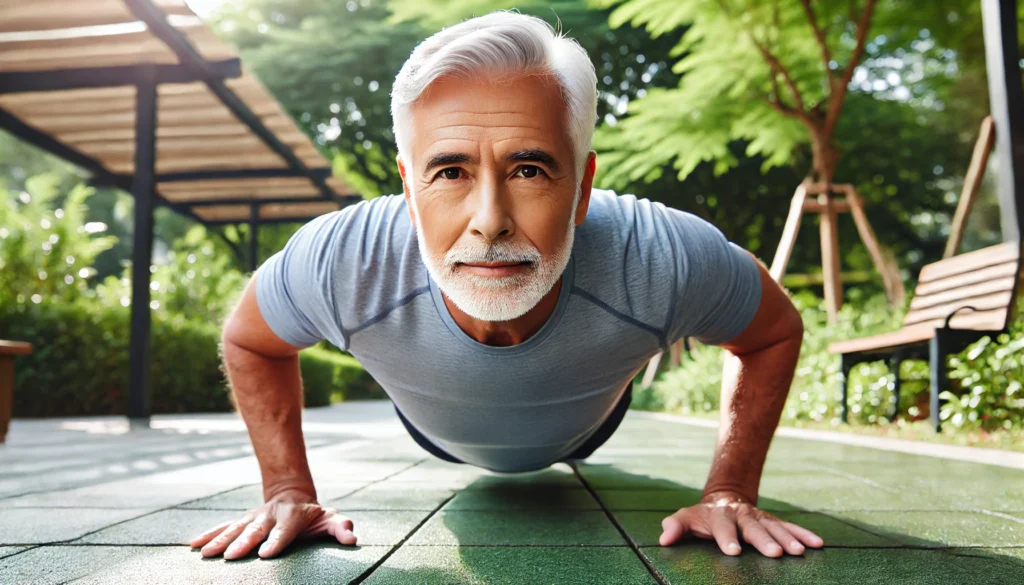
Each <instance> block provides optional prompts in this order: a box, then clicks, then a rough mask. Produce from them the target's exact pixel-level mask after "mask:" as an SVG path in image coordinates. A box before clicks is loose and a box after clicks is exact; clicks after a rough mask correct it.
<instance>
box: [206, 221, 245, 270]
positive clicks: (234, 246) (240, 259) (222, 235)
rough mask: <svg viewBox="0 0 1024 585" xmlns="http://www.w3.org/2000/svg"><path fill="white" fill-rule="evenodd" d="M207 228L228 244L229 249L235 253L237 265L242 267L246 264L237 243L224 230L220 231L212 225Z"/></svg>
mask: <svg viewBox="0 0 1024 585" xmlns="http://www.w3.org/2000/svg"><path fill="white" fill-rule="evenodd" d="M208 229H209V231H211V232H213V233H215V234H217V235H218V236H220V239H221V240H223V241H224V243H225V244H227V245H228V248H231V251H232V252H233V253H234V255H235V260H237V261H238V266H240V267H244V266H245V265H246V264H245V257H244V256H243V255H242V250H241V249H240V248H239V247H238V245H237V244H235V243H234V242H232V241H231V240H230V239H228V237H227V235H226V234H225V233H224V232H222V231H220V230H219V229H217V228H215V227H213V226H210V227H209V228H208Z"/></svg>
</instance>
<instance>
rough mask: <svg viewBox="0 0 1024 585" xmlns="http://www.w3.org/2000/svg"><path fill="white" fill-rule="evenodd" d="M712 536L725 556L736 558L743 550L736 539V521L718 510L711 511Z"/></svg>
mask: <svg viewBox="0 0 1024 585" xmlns="http://www.w3.org/2000/svg"><path fill="white" fill-rule="evenodd" d="M711 534H712V535H713V536H714V537H715V542H717V543H718V548H720V549H722V552H724V553H725V554H727V555H729V556H731V557H734V556H736V555H738V554H740V551H741V550H743V549H741V548H740V543H739V539H738V538H737V537H736V521H735V520H733V519H732V518H729V517H728V516H727V515H726V514H725V513H724V512H722V511H720V510H719V509H718V508H715V509H713V510H712V511H711Z"/></svg>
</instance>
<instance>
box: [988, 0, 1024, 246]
mask: <svg viewBox="0 0 1024 585" xmlns="http://www.w3.org/2000/svg"><path fill="white" fill-rule="evenodd" d="M981 17H982V23H983V25H984V33H985V63H986V65H987V69H988V94H989V108H990V110H991V113H992V117H993V119H995V123H996V144H995V148H994V150H993V155H994V157H995V162H996V168H997V170H998V173H997V175H998V176H997V179H996V180H997V185H998V192H999V211H1000V217H1001V218H1002V230H1003V241H1007V242H1016V243H1017V244H1020V242H1021V238H1020V234H1021V225H1022V223H1024V184H1022V179H1024V119H1022V117H1024V90H1022V89H1021V70H1020V54H1019V51H1018V48H1017V0H981Z"/></svg>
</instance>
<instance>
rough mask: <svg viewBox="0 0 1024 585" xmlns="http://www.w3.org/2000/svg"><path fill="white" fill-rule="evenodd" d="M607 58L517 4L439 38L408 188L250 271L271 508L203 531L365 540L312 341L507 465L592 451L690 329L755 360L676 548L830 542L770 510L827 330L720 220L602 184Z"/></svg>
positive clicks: (250, 330) (413, 87)
mask: <svg viewBox="0 0 1024 585" xmlns="http://www.w3.org/2000/svg"><path fill="white" fill-rule="evenodd" d="M596 101H597V82H596V76H595V71H594V66H593V64H592V63H591V62H590V60H589V59H588V57H587V55H586V53H585V51H584V50H583V49H582V48H581V47H580V46H579V45H578V44H576V43H575V42H574V41H572V40H571V39H568V38H566V37H564V36H562V35H561V34H559V33H556V31H554V30H553V29H552V27H551V26H549V25H548V24H546V23H545V22H544V21H542V20H540V19H538V18H534V17H530V16H525V15H521V14H518V13H511V12H495V13H491V14H488V15H485V16H481V17H478V18H473V19H471V20H467V21H465V22H462V23H461V24H458V25H456V26H452V27H449V28H446V29H444V30H442V31H441V32H439V33H437V34H435V35H433V36H432V37H430V38H429V39H427V40H426V41H424V42H423V43H421V44H420V45H419V46H418V47H417V48H416V49H415V50H414V51H413V53H412V55H411V56H410V58H409V60H408V61H407V62H406V63H405V65H404V66H403V67H402V70H401V71H400V72H399V74H398V76H397V78H396V80H395V84H394V90H393V92H392V117H393V120H394V131H395V140H396V142H397V144H398V150H399V155H398V158H397V163H398V170H399V172H400V174H401V176H402V180H403V191H404V192H403V194H402V195H392V196H386V197H380V198H377V199H374V200H372V201H364V202H361V203H359V204H358V205H354V206H351V207H348V208H346V209H343V210H340V211H337V212H333V213H328V214H326V215H324V216H321V217H319V218H317V219H315V220H313V221H311V222H309V223H308V224H306V225H305V226H303V227H302V228H301V229H300V230H299V231H298V232H296V234H295V235H294V236H293V237H292V238H291V239H290V240H289V241H288V243H287V244H286V246H285V248H284V250H282V251H281V252H278V253H277V254H275V255H273V256H272V257H271V258H269V259H268V260H267V261H266V263H265V264H263V266H262V267H261V268H260V269H259V270H258V271H257V273H256V275H255V277H254V278H253V279H252V281H251V282H250V283H249V285H248V286H247V287H246V289H245V291H244V293H243V296H242V299H241V301H240V302H239V304H238V306H237V308H236V309H235V310H234V312H233V313H232V315H231V317H230V318H229V319H228V321H227V323H226V325H225V328H224V332H223V352H224V361H225V364H226V369H227V372H228V376H229V379H230V382H231V387H232V391H233V393H234V396H235V400H236V402H237V404H238V408H239V410H240V412H241V414H242V417H243V418H244V420H245V423H246V425H247V426H248V428H249V435H250V437H251V438H252V443H253V447H254V450H255V453H256V457H257V459H258V460H259V464H260V470H261V472H262V477H263V495H264V498H265V502H266V503H265V504H264V505H262V506H261V507H259V508H257V509H255V510H252V511H250V512H249V513H247V514H245V516H244V517H243V518H241V519H240V520H238V521H236V522H231V523H224V524H222V525H220V526H217V527H215V528H213V529H211V530H210V531H208V532H206V533H205V534H203V535H202V536H199V537H197V538H196V539H195V540H193V541H192V546H193V547H202V554H203V556H216V555H221V554H223V555H224V557H225V558H227V559H237V558H240V557H243V556H245V555H247V554H249V553H250V552H251V551H252V550H253V549H255V548H256V547H257V546H259V548H258V554H259V556H261V557H265V558H266V557H273V556H275V555H277V554H279V553H280V552H281V551H282V550H283V549H284V548H285V547H286V546H287V545H288V544H289V543H290V542H292V541H293V540H295V539H296V538H310V537H317V536H324V535H329V536H331V537H334V538H336V539H337V540H338V541H339V542H340V543H341V544H346V545H352V544H355V543H356V541H357V538H356V535H355V534H354V532H353V530H354V526H353V523H352V521H351V520H350V519H349V518H346V517H345V516H344V515H342V514H341V513H339V512H338V511H337V510H334V509H331V508H324V507H321V506H320V505H319V504H318V502H317V495H316V489H315V488H314V485H313V481H312V478H311V474H310V470H309V467H308V463H307V459H306V453H305V447H304V442H303V436H302V429H301V421H300V419H301V407H302V398H301V381H300V376H299V360H298V357H297V355H296V352H297V351H299V349H301V348H303V347H307V346H310V345H312V344H314V343H316V342H317V341H319V340H322V339H327V340H329V341H330V342H331V343H333V344H334V345H336V346H338V347H340V348H342V349H345V350H347V351H349V352H351V353H352V355H354V356H356V357H357V358H358V359H359V361H360V362H361V363H362V364H363V365H364V366H365V367H366V369H367V370H368V371H369V372H370V373H371V374H372V375H373V376H374V377H375V378H376V379H377V380H378V381H379V382H380V384H381V386H382V387H383V388H384V389H385V390H386V391H387V393H388V396H389V397H390V398H391V400H392V401H393V403H394V406H395V409H396V411H397V413H398V416H399V417H400V420H401V422H402V423H403V424H404V425H405V426H406V428H407V429H408V431H409V433H410V434H411V435H412V437H413V438H414V439H415V440H416V441H417V443H419V444H420V445H421V446H422V447H423V448H424V449H425V450H426V451H428V452H429V453H431V454H433V455H435V456H437V457H439V458H441V459H443V460H445V461H451V462H453V463H466V464H471V465H475V466H479V467H482V468H486V469H489V470H492V471H497V472H523V471H530V470H537V469H542V468H544V467H547V466H549V465H551V464H552V463H555V462H559V461H566V462H574V461H578V460H581V459H584V458H586V457H587V456H588V455H590V454H591V453H592V452H593V451H594V449H596V448H597V447H598V446H600V444H601V443H603V442H604V441H605V440H606V439H607V438H608V437H609V436H610V435H611V434H612V432H613V431H614V430H615V428H616V426H617V425H618V424H619V422H620V421H621V419H622V417H623V415H624V412H625V409H626V408H627V407H628V405H629V400H630V397H631V393H630V389H631V383H632V380H633V379H634V376H635V375H636V374H637V373H638V372H639V371H640V370H641V369H642V368H643V366H644V364H646V363H647V361H648V360H649V359H650V358H651V356H652V355H654V354H655V353H657V352H658V351H662V350H665V349H666V348H667V347H668V346H669V345H671V344H672V343H673V342H675V341H676V340H678V339H680V338H682V337H683V336H690V337H693V338H695V339H697V340H699V341H701V342H703V343H706V344H715V345H720V346H722V347H724V348H725V349H727V350H728V351H729V352H730V353H731V354H732V355H731V356H730V357H729V358H728V361H727V363H726V366H725V367H726V371H725V373H726V375H725V377H724V383H723V386H722V412H723V416H722V425H721V427H720V431H719V439H718V443H717V446H716V449H715V452H714V458H713V464H712V467H711V472H710V475H709V477H708V480H707V482H706V485H705V487H704V497H703V499H702V501H701V503H699V504H697V505H695V506H691V507H687V508H683V509H681V510H679V511H678V512H676V513H674V514H672V515H670V516H668V517H667V518H665V519H664V520H663V521H662V529H663V533H662V535H661V539H660V543H661V544H662V545H670V544H673V543H675V542H676V541H678V540H679V539H680V537H682V536H683V535H684V534H693V535H696V536H698V537H701V538H708V539H712V538H713V539H714V540H716V541H717V543H718V545H719V547H720V548H721V550H722V551H723V552H724V553H725V554H727V555H736V554H739V553H740V550H741V546H740V540H741V538H742V540H743V541H745V542H748V543H750V544H752V545H753V546H754V547H755V548H756V549H757V550H758V551H760V552H761V553H762V554H764V555H766V556H770V557H778V556H782V555H783V554H784V553H789V554H796V555H799V554H802V553H803V551H804V548H805V546H811V547H820V546H822V540H821V538H819V537H818V536H817V535H815V534H813V533H812V532H810V531H808V530H806V529H804V528H801V527H799V526H796V525H794V524H792V523H788V522H783V521H781V520H779V519H778V518H776V517H774V516H772V515H771V514H768V513H766V512H763V511H761V510H758V509H757V508H756V503H757V496H758V484H759V482H760V476H761V471H762V468H763V465H764V460H765V455H766V453H767V451H768V446H769V443H770V442H771V438H772V435H773V433H774V430H775V427H776V426H777V424H778V420H779V415H780V413H781V410H782V408H783V404H784V402H785V399H786V394H787V392H788V389H789V385H790V383H791V381H792V377H793V372H794V368H795V365H796V361H797V355H798V353H799V350H800V343H801V336H802V333H803V326H802V323H801V320H800V317H799V315H798V314H797V312H796V310H795V309H794V307H793V305H792V304H791V302H790V301H789V299H788V297H787V296H786V294H785V292H784V291H783V290H782V289H781V288H780V287H779V286H778V285H777V284H776V283H775V282H774V281H773V280H772V279H771V278H770V276H769V275H768V273H767V272H766V271H765V269H764V267H763V265H762V264H761V263H759V262H758V261H756V260H755V258H754V257H753V256H752V255H750V254H749V253H748V252H746V251H744V250H743V249H741V248H740V247H738V246H736V245H735V244H733V243H732V242H729V241H727V240H726V238H725V237H724V236H723V235H722V233H721V232H720V231H719V230H718V229H717V228H715V227H714V226H713V225H711V224H709V223H707V222H705V221H703V220H701V219H699V218H697V217H695V216H693V215H691V214H688V213H684V212H681V211H677V210H674V209H669V208H667V207H665V206H663V205H661V204H660V203H655V202H651V201H648V200H646V199H638V198H636V197H634V196H632V195H616V194H615V193H613V192H610V191H606V190H601V189H595V188H593V187H592V181H593V178H594V172H595V168H596V166H595V153H594V152H592V151H591V150H590V146H591V137H592V134H593V129H594V124H595V118H596Z"/></svg>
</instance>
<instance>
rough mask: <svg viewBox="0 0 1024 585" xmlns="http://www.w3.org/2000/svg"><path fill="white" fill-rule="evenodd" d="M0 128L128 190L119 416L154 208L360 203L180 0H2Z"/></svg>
mask: <svg viewBox="0 0 1024 585" xmlns="http://www.w3.org/2000/svg"><path fill="white" fill-rule="evenodd" d="M0 128H3V129H5V130H7V131H9V132H11V133H12V134H14V135H15V136H18V137H19V138H21V139H23V140H25V141H27V142H29V143H31V144H34V145H35V146H37V147H40V148H42V149H43V150H45V151H48V152H50V153H52V154H54V155H56V156H58V157H61V158H63V159H65V160H67V161H69V162H71V163H74V164H76V165H78V166H80V167H82V168H84V169H86V170H88V171H90V172H91V174H92V182H93V183H94V184H96V185H103V186H110V187H117V188H120V189H122V190H124V191H127V192H129V193H131V195H132V197H133V198H134V200H135V212H134V219H135V230H134V240H133V248H132V309H131V373H130V382H129V385H130V389H129V405H128V413H129V417H130V418H132V419H136V420H139V421H141V422H143V423H145V422H146V419H148V417H149V414H150V382H149V371H150V309H149V304H150V298H149V291H150V288H149V287H150V271H149V266H150V262H151V255H152V246H153V212H154V209H155V207H156V206H158V205H162V206H166V207H169V208H171V209H173V210H175V211H177V212H179V213H182V214H184V215H186V216H188V217H190V218H192V219H194V220H195V221H198V222H200V223H203V224H207V225H217V224H226V223H248V224H249V226H250V239H249V256H250V268H251V269H252V270H255V269H256V267H257V264H258V261H257V257H256V250H257V247H256V244H257V241H258V240H257V234H258V228H259V225H260V224H264V223H278V222H307V221H309V220H311V219H313V218H314V217H317V216H319V215H322V214H324V213H327V212H330V211H334V210H337V209H340V208H342V207H344V206H346V205H349V204H354V203H357V202H359V201H362V197H361V196H359V195H358V194H356V193H353V192H352V190H351V189H350V188H348V187H347V186H346V185H345V184H344V183H343V182H342V181H340V180H338V179H337V178H334V177H332V176H331V168H330V164H329V162H328V161H327V160H326V159H325V158H324V157H323V156H322V155H321V154H320V153H319V151H318V150H317V149H316V147H315V146H314V145H313V143H312V142H311V141H310V140H309V138H308V137H307V136H306V135H305V134H304V133H303V132H302V131H301V130H299V128H298V126H296V124H295V122H294V121H293V120H292V119H291V118H290V117H289V116H288V115H286V114H285V113H284V111H283V110H282V108H281V106H280V104H278V102H277V101H276V100H275V99H274V98H273V97H272V96H271V95H270V94H269V93H268V92H267V91H266V89H264V88H263V86H262V85H261V84H260V82H259V81H258V80H257V79H256V78H255V77H254V76H252V75H251V74H249V73H248V72H247V71H245V69H244V68H243V66H242V64H241V62H240V60H239V59H238V56H237V55H235V54H234V53H233V52H232V51H231V50H230V49H229V48H228V47H227V46H225V45H224V44H223V43H221V42H220V41H219V40H218V39H217V38H216V36H215V35H214V34H213V31H212V30H211V29H210V28H209V27H208V26H207V25H206V24H205V23H203V21H202V20H201V19H200V18H199V17H198V16H196V15H195V13H193V12H192V11H191V10H190V9H189V8H188V6H186V4H185V2H184V0H75V1H73V2H69V1H67V0H32V1H24V0H0Z"/></svg>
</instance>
